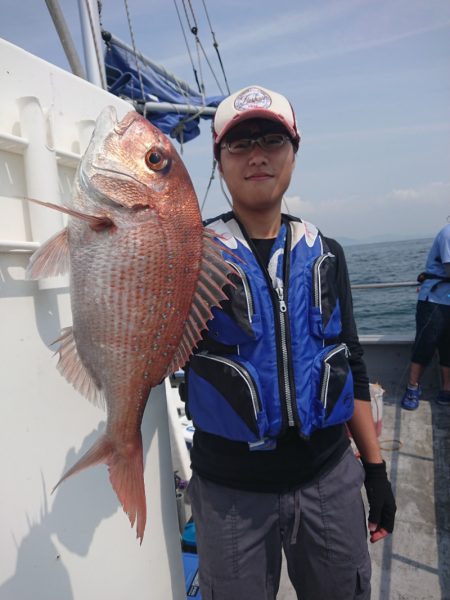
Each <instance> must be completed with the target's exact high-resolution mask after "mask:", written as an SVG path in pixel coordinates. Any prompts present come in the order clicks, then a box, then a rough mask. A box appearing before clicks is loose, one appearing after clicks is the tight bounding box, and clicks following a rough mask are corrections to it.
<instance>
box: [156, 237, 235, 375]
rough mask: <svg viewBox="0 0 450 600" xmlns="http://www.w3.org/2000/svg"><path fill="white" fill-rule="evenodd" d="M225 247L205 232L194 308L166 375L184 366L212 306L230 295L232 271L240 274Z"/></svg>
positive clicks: (233, 273) (209, 315)
mask: <svg viewBox="0 0 450 600" xmlns="http://www.w3.org/2000/svg"><path fill="white" fill-rule="evenodd" d="M222 250H226V248H224V247H222V246H221V245H220V244H218V243H217V242H216V241H215V240H213V239H211V235H210V232H208V231H207V230H205V232H204V234H203V259H202V264H201V268H200V273H199V277H198V281H197V288H196V290H195V294H194V298H193V302H192V306H191V310H190V312H189V315H188V317H187V319H186V322H185V325H184V329H183V332H182V335H181V339H180V343H179V345H178V349H177V350H176V352H175V354H174V357H173V360H172V361H171V363H170V365H169V367H168V369H167V371H166V375H165V376H166V377H167V376H168V375H170V374H171V373H174V372H175V371H177V370H178V369H180V368H181V367H183V366H184V365H185V364H186V362H187V360H188V358H189V356H190V355H191V354H192V351H193V349H194V348H195V347H196V346H197V344H198V342H199V341H200V340H201V337H202V335H201V332H202V331H203V330H204V329H206V323H207V322H208V321H209V319H211V318H212V317H213V314H212V312H211V308H212V307H213V306H219V304H220V302H221V301H222V300H226V299H227V296H226V294H225V292H224V291H223V288H224V286H225V285H232V286H233V287H234V284H233V282H232V281H231V280H230V279H229V278H228V276H229V275H233V276H234V277H236V275H237V272H236V270H235V269H234V268H233V267H232V266H231V265H230V264H229V263H227V262H226V260H225V259H224V258H223V256H222Z"/></svg>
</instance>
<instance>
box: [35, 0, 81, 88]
mask: <svg viewBox="0 0 450 600" xmlns="http://www.w3.org/2000/svg"><path fill="white" fill-rule="evenodd" d="M45 2H46V4H47V8H48V12H49V13H50V16H51V17H52V19H53V24H54V26H55V29H56V31H57V33H58V36H59V40H60V42H61V45H62V47H63V49H64V52H65V53H66V57H67V60H68V61H69V65H70V68H71V69H72V73H74V75H77V76H78V77H81V78H82V79H86V73H85V71H84V69H83V66H82V64H81V61H80V59H79V57H78V53H77V51H76V48H75V44H74V43H73V40H72V37H71V35H70V31H69V29H68V27H67V25H66V21H65V19H64V15H63V13H62V10H61V8H60V6H59V4H58V0H45Z"/></svg>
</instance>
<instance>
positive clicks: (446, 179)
mask: <svg viewBox="0 0 450 600" xmlns="http://www.w3.org/2000/svg"><path fill="white" fill-rule="evenodd" d="M59 5H60V7H61V10H62V12H63V14H64V17H65V19H66V22H67V24H68V26H69V27H70V30H71V33H72V36H73V39H74V42H75V45H76V48H77V51H78V54H79V56H80V59H81V60H82V62H83V61H84V55H83V46H82V42H81V34H80V19H79V11H78V2H77V0H60V2H59ZM185 5H186V7H187V8H188V10H189V5H191V6H192V9H193V12H194V14H195V19H196V22H197V26H198V32H199V33H198V35H199V39H200V41H201V44H202V46H203V48H204V50H205V52H206V54H207V56H208V60H209V62H210V64H211V66H212V68H213V70H214V74H215V76H214V75H213V74H212V73H211V71H210V69H209V66H208V64H207V62H206V61H205V60H204V58H203V59H202V60H201V61H200V62H198V61H197V49H196V47H195V40H194V36H193V35H192V34H191V33H190V31H189V29H188V28H187V23H186V18H185V13H184V9H183V2H182V0H176V3H175V0H172V1H169V0H127V2H126V3H125V2H121V1H120V0H115V1H112V0H103V3H102V14H101V21H102V26H103V28H104V29H106V30H107V31H110V32H111V33H113V35H114V36H115V37H118V38H120V39H121V40H123V41H124V42H126V43H127V44H128V45H132V35H133V38H134V40H135V44H136V47H137V49H138V50H139V51H140V52H141V53H142V54H144V55H145V56H147V57H148V58H150V59H151V60H152V61H154V62H156V63H158V64H161V65H164V67H165V68H166V69H168V70H169V71H171V72H172V73H174V74H175V75H176V76H177V77H178V78H180V79H183V80H185V81H186V82H187V83H189V84H190V85H191V86H192V87H195V79H194V75H193V68H192V64H191V61H190V57H189V54H190V55H191V56H192V58H193V59H194V61H195V67H196V69H197V72H198V73H200V74H201V76H202V80H203V82H204V85H205V90H206V94H207V95H209V96H214V95H220V94H222V93H227V92H226V85H225V82H224V78H223V75H222V73H221V70H220V65H219V62H218V60H217V55H216V53H215V50H214V47H213V39H212V35H211V31H210V26H209V23H211V26H212V30H213V31H214V34H215V38H216V40H217V42H218V44H219V51H220V55H221V58H222V61H223V64H224V69H225V74H226V77H227V80H228V84H229V87H230V89H231V92H234V91H237V90H238V89H240V88H243V87H246V86H249V85H262V86H264V87H266V88H269V89H272V90H275V91H278V92H280V93H282V94H284V95H286V96H287V97H288V98H289V100H290V101H291V103H292V104H293V106H294V108H295V111H296V115H297V121H298V124H299V128H300V131H301V136H302V141H301V144H300V150H299V153H298V155H297V165H296V169H295V173H294V176H293V178H292V182H291V185H290V187H289V189H288V191H287V192H286V196H285V208H286V210H288V211H289V212H291V213H292V214H295V215H298V216H301V217H302V218H304V219H306V220H308V221H311V222H313V223H314V224H316V225H317V226H318V227H319V228H320V229H321V230H322V231H323V232H324V234H325V235H328V236H330V237H335V238H337V239H339V240H341V241H344V240H345V241H347V240H348V239H352V240H358V241H361V242H371V241H378V240H383V239H407V238H410V239H413V238H425V237H433V236H434V235H435V234H436V233H437V231H438V230H439V229H440V228H441V227H443V226H444V225H445V224H446V223H447V219H450V216H449V215H450V2H448V0H277V2H273V1H271V0H260V1H259V2H255V1H254V0H227V1H226V2H222V1H219V0H190V2H189V1H188V0H185ZM126 6H128V11H129V16H130V22H131V31H130V27H129V23H128V19H127V11H126ZM176 7H178V11H179V13H180V16H181V19H182V24H183V27H184V35H183V29H182V27H181V25H180V21H179V18H178V15H177V10H176ZM205 7H206V10H207V12H206V11H205ZM188 14H189V13H188ZM24 15H26V18H25V17H24ZM208 18H209V22H208ZM191 20H192V15H191ZM0 37H2V38H4V39H6V40H8V41H10V42H12V43H14V44H16V45H19V46H21V47H22V48H24V49H25V50H28V51H29V52H31V53H33V54H35V55H37V56H39V57H41V58H43V59H45V60H47V61H49V62H52V63H54V64H56V65H58V66H59V67H61V68H64V69H67V70H70V68H69V63H68V61H67V59H66V57H65V54H64V51H63V49H62V46H61V44H60V41H59V38H58V36H57V34H56V31H55V28H54V26H53V22H52V20H51V17H50V15H49V12H48V10H47V6H46V3H45V1H44V0H21V1H17V0H2V8H1V20H0ZM185 37H186V38H187V43H188V47H189V52H188V50H187V48H186V41H185ZM0 64H1V57H0ZM216 79H217V80H218V82H219V84H220V86H221V89H220V88H219V87H218V85H217V82H216ZM221 90H222V91H221ZM211 139H212V138H211V122H210V121H206V120H205V121H202V123H201V134H200V136H199V137H198V138H196V139H195V140H193V141H191V142H188V143H186V144H184V145H183V148H180V146H179V145H178V144H177V143H175V145H176V147H177V149H178V150H179V151H180V152H181V151H182V157H183V160H184V162H185V164H186V166H187V168H188V171H189V173H190V175H191V178H192V181H193V184H194V187H195V189H196V191H197V195H198V197H199V202H200V204H203V201H204V197H205V192H206V189H207V186H208V182H209V179H210V175H211V168H212V152H211ZM226 210H228V204H227V202H226V200H225V197H224V195H223V193H222V191H221V188H220V185H219V178H218V174H217V173H216V174H215V177H214V179H213V181H212V184H211V188H210V190H209V193H208V196H207V198H206V201H205V204H204V208H203V215H204V216H205V217H210V216H213V215H215V214H218V213H220V212H224V211H226Z"/></svg>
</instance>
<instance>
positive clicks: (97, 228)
mask: <svg viewBox="0 0 450 600" xmlns="http://www.w3.org/2000/svg"><path fill="white" fill-rule="evenodd" d="M60 210H61V208H60ZM62 210H63V211H65V212H68V213H69V214H70V215H71V216H69V222H68V226H67V228H66V229H64V230H63V231H62V232H60V233H59V234H57V235H56V236H54V237H53V238H51V239H50V240H49V241H48V242H47V243H46V244H45V245H43V246H42V247H41V248H40V249H39V250H38V251H37V252H36V253H35V254H34V255H33V257H32V259H31V262H30V266H29V276H30V277H31V278H38V277H43V276H49V275H55V274H57V273H61V272H63V271H64V270H65V268H66V267H67V266H69V268H70V281H71V283H70V291H71V306H72V314H73V326H72V327H71V328H68V329H66V330H64V331H63V332H62V335H61V338H60V339H59V342H60V346H59V354H60V359H59V362H58V369H59V370H60V372H61V373H62V374H63V375H64V376H65V377H66V379H67V380H68V381H69V382H70V383H72V384H73V386H74V387H75V388H76V389H77V390H79V391H80V392H81V393H82V394H83V395H85V396H86V397H88V398H89V399H90V400H92V401H94V402H102V401H104V402H105V404H106V408H107V425H106V430H105V433H104V435H103V436H102V437H101V438H100V439H99V440H98V441H97V442H96V443H95V444H94V446H93V447H92V448H91V449H90V450H88V452H87V453H86V454H85V455H84V456H83V457H82V458H81V459H80V460H79V461H78V462H77V463H76V464H75V465H74V466H73V467H72V468H71V469H69V471H67V473H65V474H64V475H63V477H62V478H61V480H60V482H59V483H61V481H63V480H64V479H66V478H67V477H69V476H70V475H73V474H74V473H76V472H78V471H80V470H82V469H85V468H87V467H89V466H92V465H95V464H98V463H100V462H104V463H106V464H107V465H108V468H109V473H110V480H111V484H112V486H113V488H114V490H115V492H116V494H117V496H118V498H119V500H120V502H121V504H122V506H123V508H124V510H125V512H126V513H127V514H128V516H129V519H130V522H131V524H132V525H134V523H135V522H136V524H137V537H138V538H140V540H141V541H142V538H143V535H144V529H145V523H146V500H145V488H144V480H143V453H142V439H141V421H142V416H143V413H144V409H145V406H146V403H147V399H148V396H149V393H150V390H151V388H152V387H154V386H156V385H158V384H159V383H160V382H161V381H162V380H163V379H164V377H165V376H167V375H168V374H170V373H171V372H173V371H175V370H176V369H178V368H179V367H181V366H183V365H184V364H185V362H186V360H187V359H188V357H189V355H190V353H191V352H192V349H193V348H194V347H195V346H196V344H197V342H198V341H199V339H200V337H201V336H200V332H201V330H202V329H204V328H205V325H206V321H207V320H208V319H209V318H210V317H211V310H210V308H211V307H212V306H214V305H218V304H219V302H220V301H221V300H222V299H224V298H225V295H224V293H223V291H222V288H223V286H224V285H225V284H227V283H229V280H228V278H227V275H228V274H229V272H230V271H231V270H232V268H230V266H229V265H228V264H227V263H226V262H225V261H224V260H223V258H222V256H221V253H220V251H219V249H218V248H217V245H216V243H215V242H214V241H213V240H212V239H211V237H210V236H209V234H208V232H207V231H206V230H204V228H203V226H202V221H201V216H200V211H199V208H198V202H197V198H196V195H195V191H194V189H193V186H192V183H191V180H190V178H189V175H188V173H187V171H186V169H185V167H184V165H183V163H182V161H181V159H180V157H179V155H178V154H177V152H176V150H175V148H174V147H173V146H172V144H171V143H170V142H169V140H168V139H167V138H166V137H165V136H164V135H163V134H162V133H161V132H160V131H159V130H158V129H156V128H155V127H154V126H152V125H151V124H150V123H149V122H148V121H147V120H146V119H144V118H143V117H141V116H140V115H139V114H138V113H135V112H130V113H128V114H127V115H126V116H125V117H124V118H123V119H122V121H120V122H119V123H117V120H116V117H115V111H114V109H112V108H111V107H108V108H107V109H105V110H104V111H103V112H102V113H101V115H100V116H99V118H98V120H97V124H96V128H95V131H94V134H93V137H92V140H91V143H90V145H89V147H88V149H87V150H86V153H85V155H84V156H83V159H82V161H81V163H80V166H79V169H78V172H77V176H76V178H75V183H74V192H73V196H72V203H71V205H70V206H68V207H67V208H65V209H62ZM59 483H58V484H57V485H59Z"/></svg>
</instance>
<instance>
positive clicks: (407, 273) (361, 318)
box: [344, 239, 433, 337]
mask: <svg viewBox="0 0 450 600" xmlns="http://www.w3.org/2000/svg"><path fill="white" fill-rule="evenodd" d="M432 243H433V239H420V240H407V241H398V242H380V243H376V244H358V245H351V246H345V247H344V252H345V256H346V258H347V265H348V270H349V275H350V282H351V284H352V285H356V284H361V283H391V282H392V283H394V282H405V281H414V282H415V281H416V279H417V275H418V274H419V273H420V272H421V271H423V270H424V269H425V262H426V259H427V256H428V252H429V251H430V248H431V244H432ZM417 290H418V285H417V286H410V287H398V288H381V289H374V288H369V289H362V290H360V289H353V290H352V295H353V305H354V314H355V320H356V325H357V328H358V333H359V334H360V335H361V334H392V335H396V334H400V335H402V336H403V335H410V336H412V337H413V336H414V333H415V311H416V303H417Z"/></svg>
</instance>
